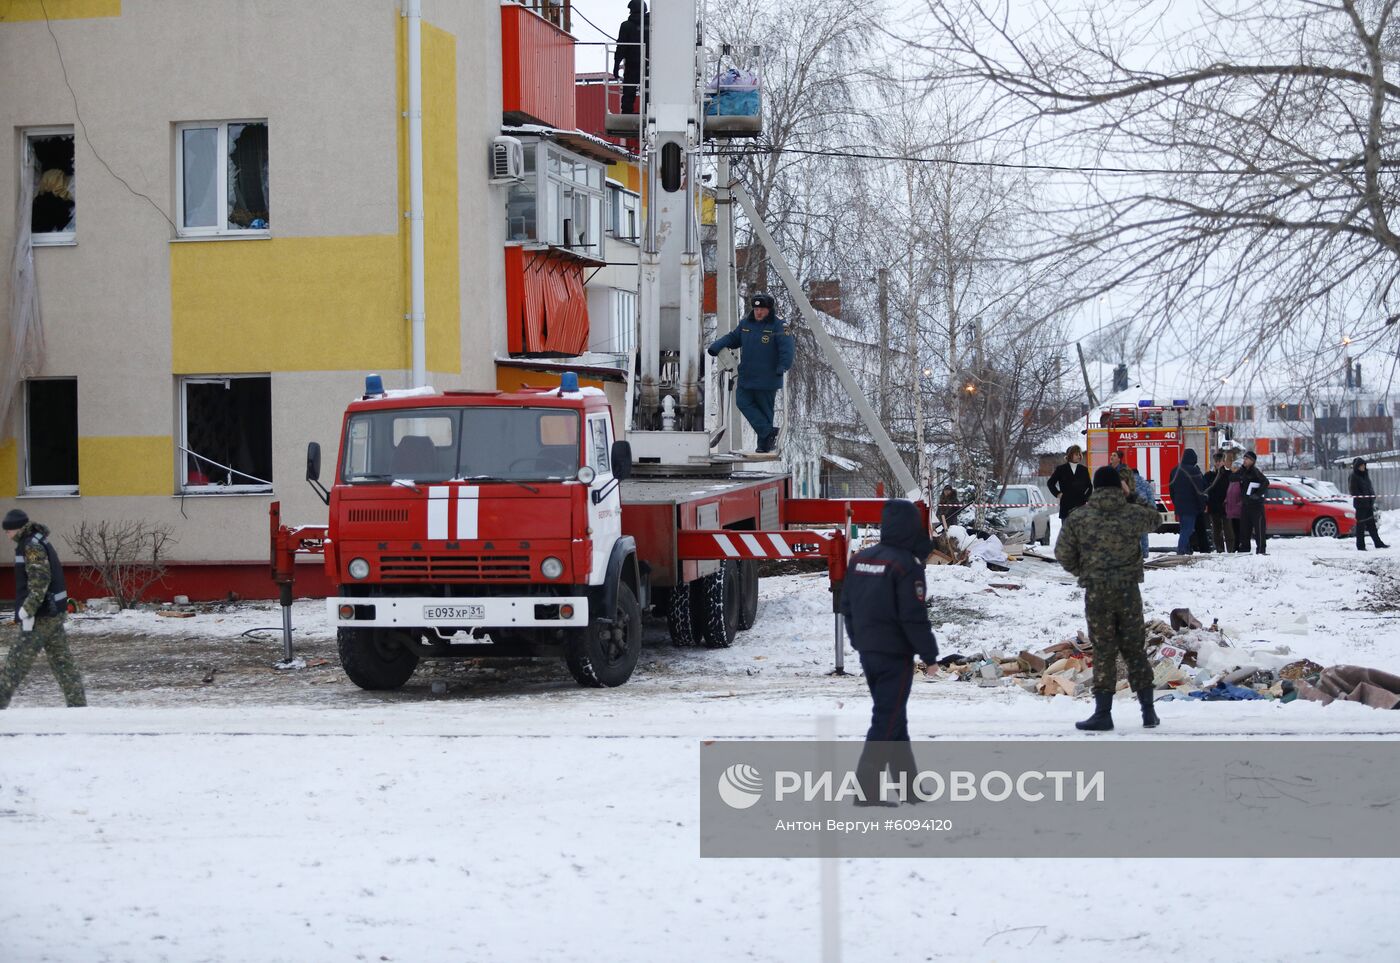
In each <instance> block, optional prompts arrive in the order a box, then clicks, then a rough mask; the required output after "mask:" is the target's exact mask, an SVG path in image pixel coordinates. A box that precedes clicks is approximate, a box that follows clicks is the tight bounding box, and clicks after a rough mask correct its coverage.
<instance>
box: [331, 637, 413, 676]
mask: <svg viewBox="0 0 1400 963" xmlns="http://www.w3.org/2000/svg"><path fill="white" fill-rule="evenodd" d="M335 640H336V647H337V648H338V649H339V650H340V664H341V665H342V666H343V667H344V668H345V674H346V675H348V676H349V677H350V681H351V682H353V683H355V684H356V685H357V686H359V687H360V688H361V689H369V690H371V691H384V690H387V689H397V688H399V687H400V686H402V685H403V684H404V683H405V682H407V681H408V680H409V677H410V676H412V675H413V670H414V669H416V668H417V667H418V653H417V652H414V651H413V649H412V647H411V646H410V645H409V638H408V633H406V632H402V631H399V630H396V629H337V630H336V633H335Z"/></svg>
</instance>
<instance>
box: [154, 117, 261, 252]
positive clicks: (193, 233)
mask: <svg viewBox="0 0 1400 963" xmlns="http://www.w3.org/2000/svg"><path fill="white" fill-rule="evenodd" d="M230 124H263V125H265V126H266V127H267V129H268V148H267V154H268V174H267V182H268V190H269V193H270V192H271V185H272V124H271V123H270V122H269V120H268V118H266V117H247V118H230V119H229V120H186V121H181V122H180V123H178V124H176V125H175V236H176V237H178V238H211V237H212V238H223V237H271V236H272V228H271V226H270V225H271V223H272V215H271V211H270V210H269V213H268V224H269V226H268V227H265V228H247V227H228V226H227V225H228V129H229V125H230ZM211 127H212V128H214V129H215V130H216V131H217V133H216V136H215V148H214V156H215V157H217V158H218V159H219V162H218V163H217V164H215V168H216V171H215V177H214V185H215V187H214V191H215V199H216V200H215V203H216V205H217V206H216V211H217V216H216V217H215V218H214V222H215V223H214V225H213V226H212V227H204V226H201V227H186V226H185V144H184V132H185V131H187V130H208V129H209V128H211ZM270 206H271V204H270V203H269V207H270Z"/></svg>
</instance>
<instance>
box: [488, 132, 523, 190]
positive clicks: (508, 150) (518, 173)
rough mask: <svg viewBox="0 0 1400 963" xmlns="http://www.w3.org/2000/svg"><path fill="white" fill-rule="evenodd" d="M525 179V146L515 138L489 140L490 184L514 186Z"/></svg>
mask: <svg viewBox="0 0 1400 963" xmlns="http://www.w3.org/2000/svg"><path fill="white" fill-rule="evenodd" d="M524 179H525V145H524V144H522V143H520V140H519V139H518V138H515V137H493V138H491V183H492V184H514V183H517V182H519V181H523V180H524Z"/></svg>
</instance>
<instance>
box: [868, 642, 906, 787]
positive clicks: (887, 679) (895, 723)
mask: <svg viewBox="0 0 1400 963" xmlns="http://www.w3.org/2000/svg"><path fill="white" fill-rule="evenodd" d="M860 667H861V669H862V670H863V671H864V672H865V684H866V685H867V686H869V687H870V698H871V700H872V701H873V702H874V707H873V708H872V710H871V713H870V731H869V732H867V733H866V734H865V749H864V750H862V751H861V754H860V762H859V763H858V764H857V765H856V781H858V782H859V783H860V788H861V792H862V793H863V794H864V795H865V798H866V800H867V801H872V800H875V799H879V798H880V774H881V773H883V772H885V771H886V770H890V778H889V780H888V781H889V782H890V783H891V784H898V783H899V782H901V781H902V782H903V783H904V785H905V787H906V797H905V798H908V796H907V793H908V792H909V791H910V790H911V789H912V780H913V778H914V776H915V774H916V773H917V772H918V767H917V766H916V765H915V763H914V750H913V749H912V748H911V747H910V745H909V713H908V704H909V690H910V688H911V687H912V686H913V684H914V661H913V657H912V656H910V655H895V654H893V653H890V652H862V653H861V654H860ZM889 801H890V802H897V801H898V797H897V796H896V797H894V798H891V799H890V800H889Z"/></svg>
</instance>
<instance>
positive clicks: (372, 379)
mask: <svg viewBox="0 0 1400 963" xmlns="http://www.w3.org/2000/svg"><path fill="white" fill-rule="evenodd" d="M383 393H384V379H383V378H381V377H379V375H377V374H372V375H365V397H366V398H374V397H377V396H378V395H382V394H383Z"/></svg>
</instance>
